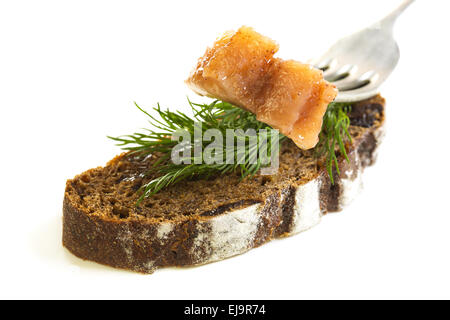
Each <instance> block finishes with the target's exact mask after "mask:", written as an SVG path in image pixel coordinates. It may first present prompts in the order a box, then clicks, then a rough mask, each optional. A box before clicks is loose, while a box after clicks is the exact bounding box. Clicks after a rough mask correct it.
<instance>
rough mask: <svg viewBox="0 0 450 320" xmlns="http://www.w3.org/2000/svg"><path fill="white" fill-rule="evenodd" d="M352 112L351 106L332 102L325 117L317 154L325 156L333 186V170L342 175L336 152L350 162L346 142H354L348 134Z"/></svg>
mask: <svg viewBox="0 0 450 320" xmlns="http://www.w3.org/2000/svg"><path fill="white" fill-rule="evenodd" d="M350 111H351V105H350V104H347V103H337V102H332V103H330V104H329V105H328V108H327V111H326V112H325V115H324V117H323V124H322V130H321V132H320V136H319V143H318V144H317V146H316V154H317V155H319V156H321V155H325V158H326V168H327V171H328V175H329V177H330V180H331V183H332V184H334V178H333V168H335V169H336V173H337V174H338V175H339V174H340V172H339V164H338V159H337V156H336V151H337V150H339V151H340V153H341V154H342V155H343V156H344V157H345V159H346V160H347V162H349V161H350V160H349V158H348V155H347V150H346V148H345V142H346V141H349V142H350V143H351V142H352V137H351V135H350V133H349V132H348V128H349V126H350V118H349V117H348V113H349V112H350Z"/></svg>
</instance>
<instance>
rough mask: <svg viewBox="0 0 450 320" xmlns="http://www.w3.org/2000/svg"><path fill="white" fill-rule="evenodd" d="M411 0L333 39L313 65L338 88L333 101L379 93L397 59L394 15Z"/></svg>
mask: <svg viewBox="0 0 450 320" xmlns="http://www.w3.org/2000/svg"><path fill="white" fill-rule="evenodd" d="M412 2H414V0H406V1H403V3H402V4H401V5H400V6H399V7H398V8H397V9H396V10H394V11H393V12H391V13H390V14H389V15H388V16H386V17H385V18H383V19H382V20H380V21H379V22H377V23H375V24H373V25H372V26H370V27H368V28H366V29H363V30H361V31H359V32H357V33H354V34H352V35H350V36H347V37H345V38H343V39H341V40H339V41H338V42H336V43H335V44H334V45H333V46H332V47H331V48H330V49H329V50H328V51H327V52H326V53H325V54H324V55H323V56H322V57H321V58H320V59H317V60H313V61H312V64H313V65H314V66H315V67H316V68H319V69H321V70H322V71H323V72H324V77H325V79H326V80H328V81H330V82H332V83H334V84H335V85H336V87H337V88H338V90H339V93H338V96H337V97H336V99H335V101H336V102H354V101H360V100H364V99H367V98H370V97H372V96H374V95H376V94H377V93H378V88H379V86H380V85H381V84H382V83H383V82H384V81H385V80H386V78H387V77H388V76H389V75H390V74H391V72H392V71H393V70H394V68H395V66H396V65H397V62H398V60H399V58H400V51H399V49H398V45H397V43H396V42H395V40H394V37H393V27H394V23H395V21H396V19H397V17H398V16H399V15H400V14H401V13H402V12H403V11H404V10H405V9H406V8H407V7H408V6H409V5H410V4H411V3H412Z"/></svg>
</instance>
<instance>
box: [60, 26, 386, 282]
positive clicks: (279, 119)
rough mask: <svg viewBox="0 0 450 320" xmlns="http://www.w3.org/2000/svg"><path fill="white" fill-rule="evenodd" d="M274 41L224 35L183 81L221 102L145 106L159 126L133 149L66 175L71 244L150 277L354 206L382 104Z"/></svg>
mask: <svg viewBox="0 0 450 320" xmlns="http://www.w3.org/2000/svg"><path fill="white" fill-rule="evenodd" d="M277 50H278V45H277V44H276V43H275V42H273V41H272V40H271V39H269V38H267V37H265V36H262V35H260V34H258V33H257V32H255V31H254V30H253V29H251V28H248V27H242V28H240V29H239V30H238V31H236V32H227V33H226V34H224V35H223V36H222V37H220V38H219V39H218V40H217V41H216V42H215V43H214V45H213V46H212V47H211V48H208V49H207V50H206V52H205V54H204V55H203V56H202V57H201V58H200V59H199V60H198V63H197V65H196V67H195V68H194V70H193V71H192V73H191V75H190V76H189V78H188V79H187V81H186V82H187V84H188V86H189V87H190V88H192V89H193V90H194V91H195V92H196V93H198V94H200V95H204V96H209V97H211V98H213V99H214V100H212V101H211V103H207V104H196V103H193V102H191V101H189V103H190V104H191V107H192V110H193V115H186V114H184V113H181V112H177V111H170V110H163V109H161V108H160V107H159V106H158V107H156V108H154V110H153V112H151V113H148V112H147V111H144V110H143V109H141V108H140V107H139V109H140V110H141V111H143V112H144V113H145V115H146V116H147V117H149V120H150V122H151V124H152V126H151V128H149V129H148V131H146V132H144V133H135V134H132V135H128V136H123V137H117V138H113V139H114V140H115V141H117V142H118V143H119V145H121V146H122V147H123V149H124V150H125V151H126V152H125V153H122V154H121V155H119V156H117V157H115V158H114V159H112V160H111V161H109V162H108V163H107V165H106V166H105V167H101V168H95V169H91V170H88V171H86V172H84V173H82V174H80V175H78V176H76V177H75V178H73V179H71V180H68V181H67V185H66V191H65V197H64V208H63V214H64V216H63V244H64V246H65V247H66V248H67V249H68V250H69V251H71V252H72V253H73V254H74V255H76V256H78V257H80V258H82V259H86V260H92V261H95V262H98V263H101V264H105V265H110V266H113V267H117V268H124V269H129V270H134V271H138V272H144V273H151V272H153V271H154V270H155V269H157V268H161V267H165V266H191V265H199V264H205V263H209V262H213V261H218V260H222V259H225V258H228V257H231V256H234V255H238V254H241V253H244V252H246V251H248V250H250V249H251V248H254V247H257V246H260V245H262V244H264V243H265V242H268V241H270V240H271V239H275V238H280V237H285V236H290V235H293V234H296V233H299V232H302V231H305V230H307V229H309V228H311V227H312V226H314V225H316V224H317V223H319V221H320V219H321V217H322V216H324V215H325V214H327V213H328V212H335V211H339V210H341V209H342V208H343V207H344V206H345V205H347V204H348V203H349V202H350V201H351V200H352V199H353V198H354V197H355V196H356V194H357V193H358V190H359V189H360V187H361V174H362V172H363V170H364V168H365V167H367V166H369V165H371V164H373V163H374V160H375V155H376V149H377V146H378V144H379V143H380V139H381V137H382V133H383V123H384V99H383V98H381V97H380V96H375V97H373V98H371V99H369V100H365V101H360V102H357V103H353V104H346V103H335V102H333V100H334V98H335V97H336V95H337V89H336V88H335V86H334V85H332V84H330V83H328V82H327V81H326V80H324V78H323V73H322V71H321V70H319V69H316V68H314V67H312V66H310V65H308V64H302V63H300V62H297V61H293V60H282V59H280V58H276V57H274V54H275V53H276V52H277ZM269 168H270V169H271V170H266V169H269Z"/></svg>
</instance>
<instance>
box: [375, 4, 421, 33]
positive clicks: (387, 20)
mask: <svg viewBox="0 0 450 320" xmlns="http://www.w3.org/2000/svg"><path fill="white" fill-rule="evenodd" d="M413 2H414V0H404V1H403V2H402V3H401V4H400V5H399V6H398V7H397V9H395V10H394V11H392V12H391V13H390V14H388V15H387V16H386V17H384V18H383V19H381V20H380V21H379V22H378V23H377V24H376V25H379V26H380V27H382V28H383V29H386V30H389V31H392V29H393V27H394V23H395V20H397V18H398V16H399V15H401V14H402V13H403V11H405V10H406V8H408V7H409V6H410V4H411V3H413Z"/></svg>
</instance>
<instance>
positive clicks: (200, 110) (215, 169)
mask: <svg viewBox="0 0 450 320" xmlns="http://www.w3.org/2000/svg"><path fill="white" fill-rule="evenodd" d="M188 102H189V105H190V107H191V109H192V113H193V116H192V117H190V116H188V115H186V114H185V113H183V112H180V111H176V112H173V111H170V110H169V109H166V110H163V109H161V106H160V105H159V104H158V105H157V106H156V107H155V108H153V110H154V111H155V112H156V114H157V115H158V118H157V117H155V116H153V115H151V114H150V113H148V112H147V111H145V110H144V109H142V108H141V107H140V106H139V105H137V104H136V103H135V105H136V107H137V108H138V109H139V110H141V111H142V112H143V113H145V114H146V115H147V116H148V117H149V123H150V125H151V128H147V129H144V130H145V133H139V132H138V133H133V134H131V135H125V136H120V137H109V138H110V139H113V140H114V141H116V142H117V145H118V146H121V147H122V149H123V150H127V151H131V152H132V153H138V154H140V155H143V156H145V155H148V154H154V153H159V155H160V156H159V158H158V160H157V161H156V162H155V163H154V164H153V167H152V168H150V170H149V173H151V172H155V171H156V172H157V173H158V177H156V178H155V179H153V180H151V181H150V182H148V183H147V184H145V185H143V186H142V188H141V191H142V195H141V197H140V198H139V202H140V201H142V200H143V199H144V198H146V197H150V196H152V195H153V194H155V193H157V192H159V191H160V190H161V189H163V188H165V187H167V186H169V185H171V184H175V183H177V182H179V181H181V180H186V179H190V178H193V177H194V176H206V177H208V176H210V175H212V174H216V173H219V174H225V173H229V172H234V171H236V170H238V171H240V174H241V178H242V179H244V178H245V177H248V176H253V175H254V174H256V173H257V172H258V171H259V170H260V169H261V167H264V166H268V165H270V162H269V163H265V164H263V163H262V162H261V161H260V160H261V159H260V158H258V157H257V153H258V144H251V143H249V139H250V137H249V136H248V135H246V134H245V132H246V131H247V130H248V129H253V130H255V131H254V132H255V133H256V138H257V139H258V141H261V139H265V140H264V141H268V143H267V146H266V148H267V149H266V152H267V157H268V158H269V159H270V158H271V156H272V152H273V150H272V149H273V148H272V144H271V141H272V135H271V134H272V131H270V130H267V131H265V130H261V129H271V128H270V126H268V125H267V124H265V123H263V122H260V121H258V120H256V116H255V115H254V114H252V113H250V112H248V111H245V110H243V109H240V108H237V107H235V106H233V105H231V104H230V103H227V102H223V101H218V100H215V101H213V102H212V103H210V104H197V103H193V102H191V101H190V100H188ZM198 123H201V124H202V125H201V130H202V136H203V133H204V132H205V131H206V130H208V129H217V130H219V131H220V132H221V133H222V135H223V137H226V134H227V129H232V130H233V132H235V131H234V130H237V129H241V130H242V131H241V133H240V132H235V133H234V139H235V141H236V140H237V141H241V142H243V143H241V144H235V147H234V150H232V151H231V153H232V154H231V157H232V158H233V159H234V161H232V162H233V163H231V164H230V163H226V161H224V162H223V163H221V164H216V163H211V164H207V163H204V162H202V161H199V162H201V163H196V161H195V160H196V159H195V158H194V155H192V154H191V152H190V154H191V156H189V157H188V158H183V159H182V160H183V162H184V163H181V164H175V163H173V162H172V161H171V152H172V149H173V148H174V147H175V146H176V145H177V144H178V143H179V142H178V141H176V140H175V141H174V140H172V136H174V135H175V134H176V132H178V131H179V130H184V131H187V132H188V133H189V135H190V137H191V139H190V145H186V146H185V148H187V149H189V150H193V149H194V147H195V146H194V144H195V143H196V140H195V130H196V128H197V130H198ZM275 138H276V137H275ZM284 138H285V136H283V135H282V134H279V135H278V144H280V143H281V141H282V140H283V139H284ZM201 143H202V147H204V146H206V145H207V144H209V143H210V142H203V141H202V142H201ZM225 146H226V143H223V150H221V151H219V154H218V156H219V157H223V159H224V160H225V159H226V158H227V156H230V155H229V154H227V152H228V153H230V151H229V150H228V151H227V150H226V148H225ZM252 159H256V160H257V161H256V162H255V161H251V160H252ZM186 160H189V161H186ZM200 160H201V159H200ZM186 162H187V164H185V163H186Z"/></svg>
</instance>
